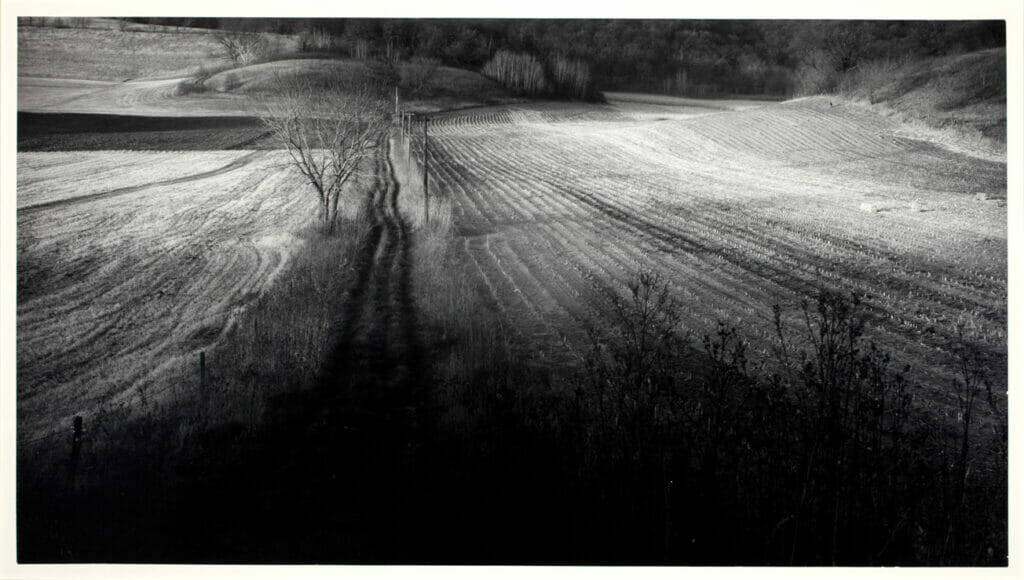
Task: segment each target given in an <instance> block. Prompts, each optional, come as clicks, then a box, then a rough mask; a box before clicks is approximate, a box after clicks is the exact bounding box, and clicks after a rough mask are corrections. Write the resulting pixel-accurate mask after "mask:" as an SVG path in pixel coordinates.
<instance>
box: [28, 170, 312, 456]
mask: <svg viewBox="0 0 1024 580" xmlns="http://www.w3.org/2000/svg"><path fill="white" fill-rule="evenodd" d="M62 160H68V161H70V164H69V165H63V163H62ZM240 160H242V161H243V162H239V161H240ZM225 166H228V169H227V170H225V171H217V168H223V167H225ZM55 167H63V168H64V169H65V170H67V169H68V168H70V171H51V169H53V168H55ZM90 175H93V176H97V177H96V179H90V178H89V176H90ZM189 176H193V177H195V179H187V178H188V177H189ZM182 177H184V178H186V179H174V180H173V181H172V182H171V183H167V182H166V180H167V179H168V178H182ZM19 182H20V184H19V204H24V205H25V206H26V208H25V210H23V211H19V216H18V268H19V272H18V294H19V297H18V307H17V308H18V322H17V331H18V353H17V356H18V421H19V431H18V435H19V439H20V440H21V441H23V442H27V441H31V440H34V439H39V438H42V437H44V436H46V435H47V434H49V433H52V432H54V430H55V429H58V428H60V427H62V426H64V425H66V424H69V420H70V419H69V418H70V415H73V414H83V415H85V416H86V417H87V419H88V417H89V415H90V414H91V413H93V412H96V411H98V410H99V409H100V407H101V406H103V405H112V404H113V405H118V404H127V403H137V402H138V399H139V398H140V397H146V398H148V399H149V400H150V401H154V400H159V399H160V398H161V397H163V396H165V395H167V393H168V392H171V391H172V390H173V389H174V388H180V387H181V386H180V385H173V384H168V380H169V377H171V376H175V374H176V373H178V372H180V369H179V368H178V367H180V366H181V365H186V366H187V365H192V364H194V363H195V360H194V358H193V357H195V355H196V353H197V352H198V351H199V350H201V349H203V348H207V347H209V346H210V345H212V344H213V343H214V342H215V341H216V340H217V339H218V337H219V336H221V335H222V333H223V332H225V331H226V329H227V328H229V327H230V325H231V323H232V320H233V317H234V315H235V314H236V313H237V312H238V310H239V309H240V308H243V307H244V306H245V305H246V304H248V303H250V302H251V301H252V300H254V299H255V297H256V296H258V295H259V294H260V293H261V292H262V291H264V290H265V289H266V288H267V287H268V286H269V285H270V284H271V283H272V282H273V280H274V278H275V277H276V276H277V275H278V274H279V273H280V272H281V271H282V270H283V268H284V266H285V265H286V263H287V261H288V259H289V256H290V255H291V254H292V252H294V251H295V250H296V247H297V245H298V242H297V238H296V234H298V233H299V232H300V231H301V230H302V229H303V228H305V227H306V226H307V225H308V224H309V223H310V222H311V221H312V220H313V219H314V218H315V207H314V204H310V203H307V202H308V201H309V196H308V195H307V194H306V192H295V191H294V190H295V189H296V188H299V187H301V186H302V183H301V182H300V181H297V180H296V179H295V177H294V175H293V174H292V173H291V171H290V170H288V165H287V164H286V163H284V158H283V157H282V154H281V153H280V152H255V153H254V152H246V151H233V152H222V151H221V152H209V153H194V152H193V153H173V154H171V153H161V152H153V153H150V152H89V153H21V154H19ZM147 184H150V185H148V186H147ZM126 185H131V186H132V187H130V188H128V189H127V190H126V191H124V192H122V193H121V194H118V195H111V196H103V195H97V194H98V193H102V190H103V189H107V188H111V186H114V187H113V188H114V189H116V187H117V186H126ZM72 192H76V193H78V194H79V195H80V196H84V200H82V201H76V198H73V197H70V196H71V195H73V194H72ZM115 193H117V192H116V191H115ZM41 200H46V201H56V202H58V203H55V204H52V205H45V204H44V205H41V206H40V205H36V206H35V209H31V206H33V205H34V204H39V203H40V201H41ZM169 371H172V372H169ZM65 415H67V416H65Z"/></svg>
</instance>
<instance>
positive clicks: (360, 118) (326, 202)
mask: <svg viewBox="0 0 1024 580" xmlns="http://www.w3.org/2000/svg"><path fill="white" fill-rule="evenodd" d="M352 76H353V77H355V78H341V77H340V76H337V75H335V76H303V77H288V78H284V77H278V79H277V80H276V82H275V83H274V90H272V91H270V92H268V93H267V94H266V95H264V96H263V101H264V106H263V109H264V112H263V114H262V116H261V119H262V121H263V123H264V125H265V126H266V127H267V128H268V129H269V130H270V131H271V132H272V133H273V135H274V136H275V137H276V138H277V141H278V142H279V143H280V144H281V145H282V146H283V147H284V148H285V149H286V150H287V151H288V154H289V155H290V157H291V159H292V164H293V165H294V167H295V168H296V169H298V170H299V172H300V173H301V174H302V176H303V177H304V178H305V179H306V181H308V182H309V184H310V185H311V186H312V187H313V189H314V190H315V191H316V193H317V197H318V201H319V204H320V206H319V207H320V217H321V221H322V225H323V229H324V232H325V233H333V232H334V231H335V228H336V226H337V218H338V205H339V201H340V197H341V194H342V190H343V188H344V186H345V184H346V183H347V182H348V181H349V180H350V179H351V178H352V176H353V175H355V174H356V172H357V170H358V168H359V166H360V163H361V162H362V161H363V160H364V159H365V158H367V157H368V156H370V155H372V154H373V153H374V152H375V150H376V149H377V148H378V147H380V146H381V144H382V143H383V141H384V137H385V134H386V131H387V129H388V126H389V125H390V122H391V107H390V101H389V99H388V97H387V95H388V94H389V92H388V87H387V82H388V81H387V79H386V78H377V77H375V76H373V75H372V74H367V75H365V76H361V77H356V76H355V75H352Z"/></svg>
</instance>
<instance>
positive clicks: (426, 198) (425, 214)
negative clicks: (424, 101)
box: [423, 116, 430, 224]
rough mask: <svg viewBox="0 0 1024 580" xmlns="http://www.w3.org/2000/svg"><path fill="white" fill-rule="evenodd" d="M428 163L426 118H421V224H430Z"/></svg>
mask: <svg viewBox="0 0 1024 580" xmlns="http://www.w3.org/2000/svg"><path fill="white" fill-rule="evenodd" d="M429 164H430V162H429V161H428V160H427V117H426V116H424V117H423V223H425V224H426V223H430V196H429V195H428V194H427V182H428V178H429V175H430V174H429V167H430V165H429Z"/></svg>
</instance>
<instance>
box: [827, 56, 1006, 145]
mask: <svg viewBox="0 0 1024 580" xmlns="http://www.w3.org/2000/svg"><path fill="white" fill-rule="evenodd" d="M840 91H841V93H842V94H844V95H845V96H848V97H853V98H854V99H857V100H867V101H868V102H869V103H871V104H872V105H875V106H876V107H877V108H880V109H882V111H883V112H884V113H885V114H887V115H890V116H894V117H896V118H897V119H899V120H901V121H904V122H907V123H909V124H911V125H917V126H919V127H920V128H921V129H924V130H932V131H936V130H937V131H939V133H940V135H941V134H944V136H945V138H946V139H945V140H949V141H961V142H963V141H967V142H972V143H973V144H975V145H978V146H983V147H984V146H987V147H989V148H992V149H995V150H1001V151H1004V152H1005V147H1006V49H1005V48H1000V49H989V50H982V51H977V52H971V53H967V54H959V55H952V56H943V57H936V58H930V59H923V60H916V61H911V62H907V63H903V64H892V63H868V64H866V65H863V66H862V67H861V70H859V71H854V72H853V73H851V74H850V75H849V76H848V77H847V78H846V79H844V81H843V82H842V83H841V85H840ZM940 135H935V136H936V137H937V138H938V139H939V140H944V139H942V136H940Z"/></svg>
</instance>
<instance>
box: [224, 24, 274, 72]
mask: <svg viewBox="0 0 1024 580" xmlns="http://www.w3.org/2000/svg"><path fill="white" fill-rule="evenodd" d="M217 42H218V43H220V45H221V46H223V47H224V52H225V53H227V57H228V58H229V59H231V62H232V63H234V64H235V65H238V66H245V65H248V64H252V63H254V62H255V61H256V59H258V58H259V57H260V56H262V55H263V52H264V50H265V49H266V41H265V40H264V38H263V35H261V34H260V33H258V32H247V31H240V30H224V31H221V32H219V33H217Z"/></svg>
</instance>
